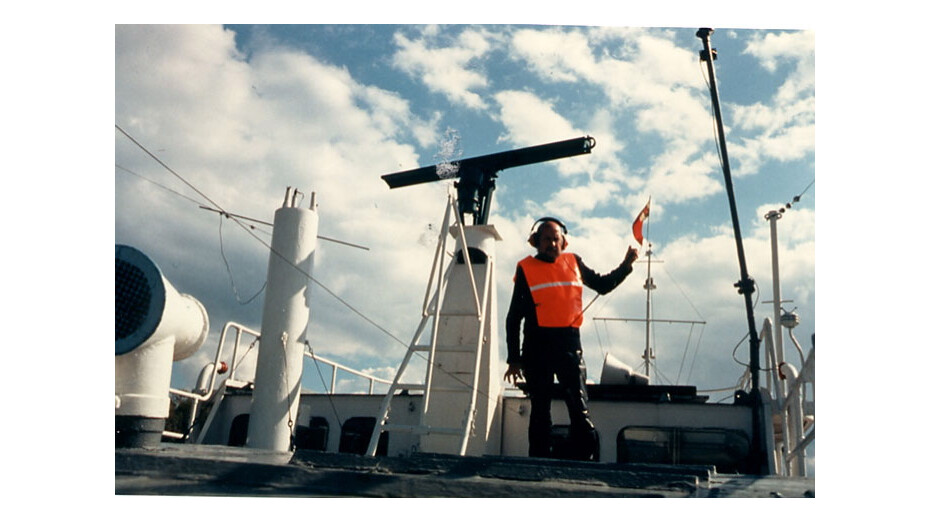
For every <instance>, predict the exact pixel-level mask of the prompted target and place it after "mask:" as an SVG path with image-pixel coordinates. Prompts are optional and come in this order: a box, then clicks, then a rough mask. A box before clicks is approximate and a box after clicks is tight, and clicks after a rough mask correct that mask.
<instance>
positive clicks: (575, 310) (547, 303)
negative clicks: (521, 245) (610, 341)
mask: <svg viewBox="0 0 930 523" xmlns="http://www.w3.org/2000/svg"><path fill="white" fill-rule="evenodd" d="M517 265H518V266H519V267H520V268H521V269H523V275H524V276H525V277H526V283H527V284H528V285H529V287H530V294H531V295H532V296H533V302H534V303H535V304H536V320H537V322H538V323H539V326H540V327H569V326H571V327H575V328H578V327H580V326H581V322H582V320H583V318H582V314H581V291H582V290H583V289H582V283H581V271H579V270H578V261H577V260H576V259H575V255H574V254H570V253H562V255H560V256H559V257H558V258H556V260H555V262H551V263H550V262H545V261H542V260H538V259H536V258H534V257H532V256H527V257H526V258H524V259H522V260H520V263H518V264H517Z"/></svg>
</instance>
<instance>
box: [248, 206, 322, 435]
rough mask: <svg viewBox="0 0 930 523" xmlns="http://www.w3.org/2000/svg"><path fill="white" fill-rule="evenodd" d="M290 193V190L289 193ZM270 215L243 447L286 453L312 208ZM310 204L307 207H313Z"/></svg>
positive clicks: (296, 385) (304, 313)
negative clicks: (259, 326) (264, 283)
mask: <svg viewBox="0 0 930 523" xmlns="http://www.w3.org/2000/svg"><path fill="white" fill-rule="evenodd" d="M288 193H289V194H290V188H289V189H288ZM288 200H289V199H288V198H287V197H285V201H284V206H283V207H281V208H280V209H278V210H277V211H275V217H274V235H273V236H272V239H271V249H272V252H271V253H270V255H269V257H268V283H267V286H266V288H265V307H264V311H263V316H262V330H261V341H260V342H259V347H260V350H259V352H258V362H257V364H256V369H255V392H254V394H253V395H252V408H251V411H250V415H249V434H248V439H247V440H246V446H248V447H252V448H262V449H269V450H279V451H288V450H290V447H291V435H292V434H293V430H294V426H295V425H296V423H297V405H298V403H299V400H300V380H301V375H302V371H303V354H304V341H305V334H306V330H307V326H308V324H309V321H310V301H309V282H310V279H309V275H310V272H311V270H312V267H313V253H314V251H315V250H316V242H317V226H318V223H319V217H318V216H317V213H316V209H315V208H312V209H300V208H297V207H293V205H294V199H293V198H291V199H290V201H288ZM315 203H316V202H315V200H313V201H312V204H311V205H315Z"/></svg>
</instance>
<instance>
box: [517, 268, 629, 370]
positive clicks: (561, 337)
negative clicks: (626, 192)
mask: <svg viewBox="0 0 930 523" xmlns="http://www.w3.org/2000/svg"><path fill="white" fill-rule="evenodd" d="M574 256H575V259H576V260H577V262H578V270H579V272H581V282H582V283H583V284H585V285H586V286H587V287H589V288H591V289H593V290H595V291H596V292H597V293H598V294H607V293H608V292H610V291H612V290H614V289H615V288H616V287H617V286H618V285H620V283H621V282H623V280H624V279H626V277H627V276H628V275H629V274H630V273H631V272H633V267H632V264H624V263H621V264H620V265H619V266H618V267H617V268H616V269H614V270H612V271H611V272H610V273H608V274H605V275H601V274H598V273H596V272H594V271H593V270H592V269H590V268H589V267H588V266H587V265H585V264H584V262H582V261H581V257H580V256H578V255H577V254H575V255H574ZM536 258H537V259H542V258H539V256H537V257H536ZM543 261H545V260H543ZM521 322H522V323H523V355H525V354H526V353H527V352H528V351H533V350H534V348H535V347H538V346H540V345H542V344H550V345H553V346H560V347H564V348H565V350H575V349H580V348H581V336H580V333H579V331H578V329H577V328H575V327H540V326H539V324H538V322H537V320H536V303H535V302H534V301H533V296H532V294H530V287H529V285H528V284H527V283H526V276H525V275H524V274H523V269H521V268H520V266H519V265H518V266H517V274H516V276H515V277H514V283H513V296H512V297H511V299H510V309H508V311H507V320H506V328H507V363H508V364H517V363H521V362H522V361H523V358H522V356H521V353H520V323H521Z"/></svg>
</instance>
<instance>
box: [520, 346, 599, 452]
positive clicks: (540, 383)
mask: <svg viewBox="0 0 930 523" xmlns="http://www.w3.org/2000/svg"><path fill="white" fill-rule="evenodd" d="M523 372H524V376H525V378H526V384H527V392H529V395H530V408H531V410H530V428H529V442H530V456H533V457H549V455H550V447H549V439H550V433H551V431H552V416H551V414H550V407H551V404H552V391H553V380H552V377H553V376H555V377H556V378H558V380H559V388H561V389H562V390H563V391H564V393H565V406H566V407H568V416H569V419H570V420H571V428H570V429H569V434H570V436H569V437H570V442H571V448H572V455H571V457H572V458H573V459H579V460H588V459H591V456H592V454H593V453H594V450H595V449H594V446H595V442H596V434H595V432H594V424H593V423H592V422H591V418H590V417H588V403H587V402H588V391H587V388H586V387H585V379H586V377H587V369H586V368H585V364H584V359H583V358H582V357H581V350H574V349H569V350H565V349H559V348H554V347H551V346H549V347H540V348H539V350H537V351H532V352H531V353H529V354H525V355H524V362H523Z"/></svg>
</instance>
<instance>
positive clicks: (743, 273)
mask: <svg viewBox="0 0 930 523" xmlns="http://www.w3.org/2000/svg"><path fill="white" fill-rule="evenodd" d="M713 32H714V30H713V29H709V28H701V29H699V30H698V32H697V37H698V38H700V39H701V41H702V42H703V43H704V52H703V53H702V54H701V59H702V60H703V61H705V62H706V63H707V72H708V77H709V79H710V92H711V101H712V102H713V105H714V119H715V120H716V123H717V135H718V136H719V137H720V156H721V161H722V163H723V178H724V182H725V183H726V188H727V197H728V198H729V201H730V217H731V218H732V220H733V235H734V237H735V238H736V255H737V257H738V258H739V271H740V280H739V281H738V282H737V283H736V284H735V287H736V288H737V289H738V292H739V293H740V294H742V295H743V298H744V300H745V302H746V319H747V320H748V322H749V373H750V380H751V390H750V392H749V401H750V405H751V406H752V408H753V420H752V426H753V427H752V428H753V430H752V432H753V434H752V449H751V453H752V458H751V460H752V463H751V467H752V468H753V469H754V470H752V471H751V472H754V473H766V472H768V470H767V469H768V467H767V465H766V464H767V463H768V459H767V458H766V455H765V451H764V450H763V445H762V395H761V392H760V391H759V367H760V366H759V335H758V333H757V332H756V321H755V318H754V317H753V311H752V293H753V291H754V288H755V282H754V281H753V280H752V278H750V277H749V273H748V272H747V270H746V254H745V253H744V252H743V237H742V235H741V234H740V228H739V216H738V215H737V212H736V196H735V194H734V192H733V180H732V178H731V176H730V160H729V157H728V156H727V142H726V139H725V138H724V134H723V118H722V117H721V115H720V101H719V99H718V94H717V77H716V74H715V73H714V57H715V56H714V51H713V50H712V49H711V47H710V35H711V34H712V33H713Z"/></svg>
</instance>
